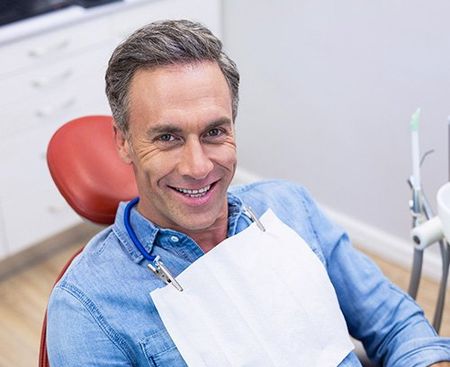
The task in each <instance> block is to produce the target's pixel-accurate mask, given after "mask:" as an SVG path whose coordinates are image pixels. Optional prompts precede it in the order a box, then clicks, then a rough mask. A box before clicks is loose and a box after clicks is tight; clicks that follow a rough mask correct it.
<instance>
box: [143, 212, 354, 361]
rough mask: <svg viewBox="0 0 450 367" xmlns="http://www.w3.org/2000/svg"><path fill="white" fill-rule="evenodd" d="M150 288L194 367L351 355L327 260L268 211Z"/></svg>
mask: <svg viewBox="0 0 450 367" xmlns="http://www.w3.org/2000/svg"><path fill="white" fill-rule="evenodd" d="M260 221H261V223H262V224H263V225H264V227H265V228H266V231H265V232H263V231H261V230H260V229H259V228H258V227H257V226H256V224H255V223H253V224H252V225H251V226H250V227H248V228H247V229H245V230H244V231H242V232H240V233H238V234H237V235H235V236H233V237H230V238H227V239H226V240H225V241H223V242H222V243H220V244H219V245H218V246H216V247H215V248H214V249H213V250H211V251H209V252H208V253H206V254H205V255H204V256H203V257H201V258H200V259H198V260H197V261H196V262H194V263H193V264H192V265H191V266H189V267H188V268H187V269H186V270H185V271H184V272H182V273H181V274H180V275H179V276H178V277H177V280H178V282H179V283H180V284H181V285H182V286H183V288H184V291H183V292H179V291H177V290H176V289H175V288H174V287H173V286H171V285H168V286H166V287H164V288H159V289H157V290H154V291H153V292H151V294H150V295H151V297H152V299H153V301H154V303H155V305H156V308H157V309H158V312H159V315H160V316H161V319H162V320H163V322H164V325H165V327H166V328H167V331H168V332H169V334H170V336H171V337H172V339H173V341H174V343H175V345H176V346H177V348H178V350H179V352H180V353H181V355H182V356H183V358H184V360H185V362H186V363H187V365H188V366H189V367H242V366H247V367H269V366H270V367H272V366H273V367H293V366H308V367H311V366H320V367H326V366H330V367H331V366H337V365H339V363H340V362H342V360H343V359H344V358H345V357H346V356H347V355H348V354H349V353H350V352H351V350H352V349H353V344H352V342H351V341H350V338H349V335H348V332H347V326H346V323H345V320H344V317H343V315H342V313H341V310H340V308H339V304H338V301H337V298H336V293H335V291H334V288H333V286H332V284H331V282H330V280H329V278H328V275H327V273H326V271H325V268H324V266H323V264H322V263H321V262H320V260H319V259H318V258H317V256H316V255H315V254H314V253H313V251H312V250H311V249H310V247H309V246H308V245H307V244H306V243H305V241H304V240H303V239H302V238H301V237H300V236H299V235H298V234H297V233H296V232H294V231H293V230H292V229H291V228H289V227H288V226H287V225H285V224H284V223H283V222H281V221H280V220H279V219H278V218H277V217H276V215H275V214H274V213H273V212H272V211H271V210H269V211H267V212H266V213H265V214H264V215H263V216H262V217H261V219H260Z"/></svg>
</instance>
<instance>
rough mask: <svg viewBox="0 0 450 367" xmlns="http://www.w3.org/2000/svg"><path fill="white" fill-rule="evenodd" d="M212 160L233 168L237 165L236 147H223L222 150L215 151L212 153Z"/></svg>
mask: <svg viewBox="0 0 450 367" xmlns="http://www.w3.org/2000/svg"><path fill="white" fill-rule="evenodd" d="M210 157H211V160H213V161H215V162H216V163H218V164H219V165H221V166H224V167H226V168H229V169H230V168H232V166H234V165H235V164H236V160H237V155H236V146H235V145H233V144H228V145H223V146H221V147H220V148H217V149H213V151H212V152H211V155H210Z"/></svg>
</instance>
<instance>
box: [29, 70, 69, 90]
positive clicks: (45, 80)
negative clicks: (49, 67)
mask: <svg viewBox="0 0 450 367" xmlns="http://www.w3.org/2000/svg"><path fill="white" fill-rule="evenodd" d="M72 75H73V70H72V69H67V70H64V71H63V72H61V73H59V74H56V75H52V76H48V77H42V78H36V79H33V80H32V81H31V85H32V86H33V87H34V88H37V89H41V88H45V87H49V86H51V85H55V84H58V83H62V82H63V81H65V80H67V79H69V78H70V77H71V76H72Z"/></svg>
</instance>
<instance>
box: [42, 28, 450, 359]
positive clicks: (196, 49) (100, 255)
mask: <svg viewBox="0 0 450 367" xmlns="http://www.w3.org/2000/svg"><path fill="white" fill-rule="evenodd" d="M238 85H239V74H238V71H237V69H236V66H235V64H234V63H233V61H231V60H230V59H229V58H228V56H227V55H225V54H224V53H223V51H222V45H221V43H220V41H219V40H218V39H217V38H216V37H214V36H213V35H212V34H211V33H210V31H209V30H207V29H206V28H204V27H203V26H201V25H200V24H196V23H193V22H189V21H165V22H156V23H153V24H150V25H148V26H146V27H144V28H142V29H140V30H138V31H137V32H136V33H134V34H133V35H132V36H130V37H129V38H128V39H127V40H126V41H125V42H124V43H123V44H121V45H120V46H119V47H118V48H117V49H116V50H115V51H114V53H113V55H112V57H111V60H110V62H109V67H108V70H107V73H106V93H107V95H108V99H109V102H110V105H111V109H112V113H113V116H114V120H115V124H116V125H115V136H116V142H117V147H118V151H119V154H120V156H121V158H122V159H123V160H124V161H125V162H127V163H129V164H131V165H132V166H133V168H134V173H135V176H136V182H137V186H138V191H139V195H140V199H139V202H138V204H137V206H135V207H133V208H131V206H130V204H128V205H126V204H125V203H123V204H121V206H120V207H119V209H118V212H117V216H116V221H115V224H114V225H113V226H111V227H109V228H107V229H105V230H104V231H102V232H101V233H100V234H98V235H97V236H96V237H94V238H93V239H92V240H91V241H90V243H89V244H88V245H87V246H86V248H85V250H84V251H83V253H82V254H81V255H80V256H79V257H78V258H77V259H76V260H75V261H74V263H73V264H72V266H71V267H70V269H69V270H68V271H67V272H66V274H65V276H64V277H63V278H62V279H61V281H60V282H59V283H58V285H57V286H56V287H55V289H54V291H53V293H52V296H51V300H50V303H49V309H48V338H47V345H48V353H49V358H50V363H51V365H52V366H53V367H57V366H75V365H76V366H84V365H91V366H173V367H177V366H186V363H185V362H184V359H183V357H182V355H181V354H180V352H179V350H178V348H177V346H176V345H175V344H174V342H173V340H172V338H171V335H170V334H169V332H168V331H167V329H166V327H165V325H164V324H163V321H162V320H161V317H160V316H159V313H158V310H157V308H156V306H155V304H154V303H153V302H152V299H151V298H150V297H149V295H148V293H149V292H151V291H153V290H155V289H157V288H161V287H163V286H164V285H165V284H164V282H163V281H162V280H161V279H160V278H159V277H157V276H156V275H155V274H153V273H151V272H149V271H148V269H147V266H146V265H147V264H148V262H149V260H148V259H149V256H151V259H153V258H154V256H160V258H161V259H163V261H164V263H165V265H166V266H167V268H168V269H169V270H170V272H171V273H172V274H173V275H174V276H177V275H178V274H179V273H181V272H183V271H184V270H185V269H186V268H188V267H189V265H191V264H193V263H194V262H195V261H196V260H198V259H199V258H201V257H203V256H207V255H208V252H209V251H210V250H211V249H213V248H215V247H216V246H217V245H218V244H219V243H220V242H222V241H224V240H225V239H226V238H230V237H232V236H234V235H236V234H238V233H243V231H244V230H245V229H246V228H247V227H248V226H249V224H250V223H251V220H249V217H248V216H247V215H246V214H245V213H244V208H243V205H244V204H247V205H249V206H251V207H252V208H253V210H254V212H255V215H256V217H260V216H261V215H262V214H263V213H264V212H266V210H267V209H271V210H272V211H273V212H274V213H275V214H276V216H277V217H278V218H279V219H281V221H282V222H284V223H285V224H286V225H287V226H288V227H290V228H291V229H293V230H294V231H295V232H296V233H297V234H298V235H300V236H301V237H302V238H303V239H304V240H305V242H306V243H307V244H308V246H309V247H310V248H311V249H312V250H313V252H314V254H315V255H316V256H317V257H318V259H319V260H320V261H321V262H322V264H323V266H324V267H325V269H326V271H327V274H328V277H329V279H330V280H331V283H332V284H333V287H334V289H335V290H336V294H337V299H338V301H339V307H340V309H341V310H342V313H343V316H344V317H345V322H346V323H347V327H348V331H349V332H350V334H352V335H353V336H354V337H355V338H357V339H360V340H362V342H363V343H364V345H365V347H366V350H367V352H368V355H369V356H370V357H371V358H372V359H373V360H375V361H376V362H378V363H381V364H383V365H385V366H430V365H436V366H449V365H450V364H449V363H447V362H444V361H450V340H449V339H446V338H439V337H438V336H437V335H436V333H435V331H434V330H433V328H432V327H431V326H430V325H429V323H428V322H427V321H426V320H425V318H424V316H423V312H422V311H421V309H420V308H419V307H418V306H417V305H416V304H415V303H414V301H413V300H412V299H411V298H410V297H408V296H407V295H405V294H404V293H403V292H402V291H400V290H399V289H398V288H396V287H395V286H394V285H392V284H391V283H390V282H389V281H388V280H387V279H385V278H384V277H383V275H382V274H381V273H380V272H379V270H378V269H377V268H376V267H375V266H374V265H373V263H372V262H371V261H370V260H368V259H367V258H366V257H365V256H363V255H362V254H360V253H359V252H357V251H355V250H354V249H353V248H352V247H351V245H350V243H349V240H348V238H347V236H346V235H345V233H343V232H342V230H341V229H339V228H338V227H336V226H334V225H333V224H332V223H330V222H329V221H328V220H327V219H326V218H325V217H324V216H323V214H322V213H321V212H320V211H319V209H318V208H317V206H316V205H315V203H314V202H313V201H312V199H311V198H310V196H309V194H308V193H307V192H306V191H305V190H304V189H303V188H301V187H299V186H297V185H293V184H290V183H287V182H280V181H270V182H263V183H255V184H251V185H247V186H244V187H238V188H233V189H230V191H228V189H229V185H230V182H231V180H232V178H233V174H234V172H235V168H236V143H235V125H234V123H235V119H236V115H237V105H238ZM130 208H131V209H130ZM128 216H129V225H125V221H126V220H127V218H128ZM130 227H131V231H132V232H133V233H134V234H135V236H136V239H133V235H131V234H130ZM136 240H137V241H139V243H141V244H142V247H143V251H144V252H143V253H141V252H140V251H138V248H137V247H136V244H135V242H136ZM205 254H206V255H205ZM150 261H151V260H150ZM250 276H251V275H250ZM169 287H171V285H169ZM295 317H296V315H295V314H293V315H292V319H293V320H295ZM318 317H320V315H318ZM268 322H270V320H268ZM231 338H232V337H231ZM305 353H308V351H305ZM268 365H272V364H268ZM339 365H340V366H360V364H359V362H358V359H357V358H356V356H355V355H354V353H352V352H350V353H349V354H348V355H346V357H345V358H344V359H343V360H342V362H341V363H340V364H339Z"/></svg>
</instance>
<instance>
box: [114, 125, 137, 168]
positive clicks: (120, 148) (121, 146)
mask: <svg viewBox="0 0 450 367" xmlns="http://www.w3.org/2000/svg"><path fill="white" fill-rule="evenodd" d="M113 129H114V140H115V142H116V148H117V152H118V153H119V156H120V159H122V161H123V162H124V163H126V164H131V163H132V162H133V160H132V159H131V154H130V153H131V149H130V143H129V142H128V139H126V137H125V135H124V133H123V132H122V130H120V129H119V128H118V127H117V126H116V125H115V124H114V125H113Z"/></svg>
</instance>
